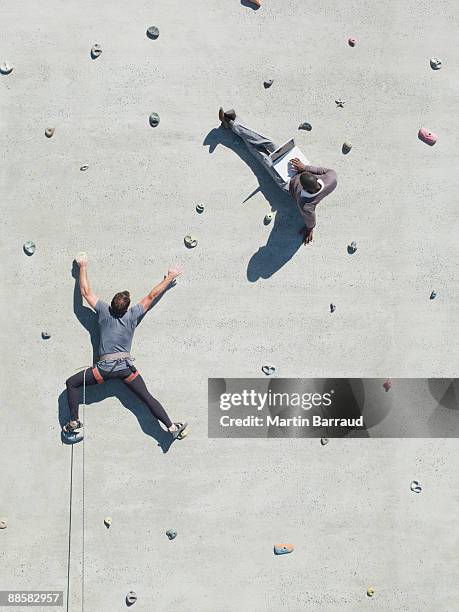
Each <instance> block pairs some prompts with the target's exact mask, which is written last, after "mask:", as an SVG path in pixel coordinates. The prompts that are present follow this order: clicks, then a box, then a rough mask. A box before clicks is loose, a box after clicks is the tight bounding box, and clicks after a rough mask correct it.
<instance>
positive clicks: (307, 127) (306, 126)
mask: <svg viewBox="0 0 459 612" xmlns="http://www.w3.org/2000/svg"><path fill="white" fill-rule="evenodd" d="M298 129H299V130H306V132H310V131H311V130H312V125H311V124H310V123H308V122H307V121H304V122H303V123H300V125H299V126H298Z"/></svg>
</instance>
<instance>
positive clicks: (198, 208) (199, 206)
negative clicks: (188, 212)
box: [196, 204, 204, 214]
mask: <svg viewBox="0 0 459 612" xmlns="http://www.w3.org/2000/svg"><path fill="white" fill-rule="evenodd" d="M196 212H198V213H199V214H201V213H203V212H204V204H196Z"/></svg>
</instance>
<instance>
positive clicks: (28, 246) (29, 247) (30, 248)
mask: <svg viewBox="0 0 459 612" xmlns="http://www.w3.org/2000/svg"><path fill="white" fill-rule="evenodd" d="M22 248H23V249H24V252H25V253H26V255H33V254H34V253H35V250H36V248H37V247H36V244H35V242H32V240H27V242H24V246H23V247H22Z"/></svg>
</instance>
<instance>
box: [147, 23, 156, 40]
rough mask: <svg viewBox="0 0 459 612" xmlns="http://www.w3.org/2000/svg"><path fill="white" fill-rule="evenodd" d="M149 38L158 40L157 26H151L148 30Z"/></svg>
mask: <svg viewBox="0 0 459 612" xmlns="http://www.w3.org/2000/svg"><path fill="white" fill-rule="evenodd" d="M147 36H148V38H151V39H152V40H156V39H157V38H158V36H159V28H157V27H156V26H150V27H149V28H147Z"/></svg>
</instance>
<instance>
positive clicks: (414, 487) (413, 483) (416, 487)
mask: <svg viewBox="0 0 459 612" xmlns="http://www.w3.org/2000/svg"><path fill="white" fill-rule="evenodd" d="M410 489H411V490H412V491H413V493H420V492H421V491H422V487H421V485H420V484H419V482H418V481H417V480H412V481H411V486H410Z"/></svg>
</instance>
